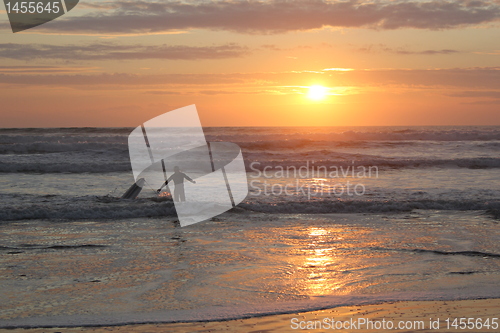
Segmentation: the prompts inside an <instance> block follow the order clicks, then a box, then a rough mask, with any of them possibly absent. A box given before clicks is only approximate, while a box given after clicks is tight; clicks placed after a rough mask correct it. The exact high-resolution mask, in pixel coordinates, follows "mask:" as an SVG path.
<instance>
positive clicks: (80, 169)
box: [0, 160, 132, 173]
mask: <svg viewBox="0 0 500 333" xmlns="http://www.w3.org/2000/svg"><path fill="white" fill-rule="evenodd" d="M131 170H132V168H131V166H130V163H128V162H126V163H125V162H124V163H116V162H109V163H92V162H85V163H84V162H83V161H82V162H81V163H64V162H58V161H57V160H55V161H54V163H36V162H33V163H22V162H12V163H7V162H0V172H1V173H110V172H126V171H131Z"/></svg>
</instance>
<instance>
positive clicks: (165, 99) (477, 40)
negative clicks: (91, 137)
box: [0, 0, 500, 127]
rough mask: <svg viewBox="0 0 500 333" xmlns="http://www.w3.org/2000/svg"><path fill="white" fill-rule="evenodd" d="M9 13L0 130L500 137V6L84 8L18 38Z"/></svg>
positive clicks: (371, 3)
mask: <svg viewBox="0 0 500 333" xmlns="http://www.w3.org/2000/svg"><path fill="white" fill-rule="evenodd" d="M3 6H4V5H3V3H2V7H0V8H1V9H2V14H1V17H2V18H1V21H0V29H1V30H0V32H1V35H0V38H1V41H0V85H1V107H0V114H1V123H0V127H73V126H77V127H80V126H113V127H117V126H134V127H135V126H137V125H138V124H141V123H143V122H144V121H146V120H148V119H150V118H152V117H154V116H157V115H159V114H162V113H164V112H167V111H169V110H173V109H175V108H179V107H183V106H186V105H190V104H196V106H197V108H198V112H199V114H200V118H201V122H202V124H203V125H204V126H346V125H348V126H351V125H352V126H358V125H359V126H371V125H373V126H375V125H376V126H384V125H500V1H499V0H484V1H481V0H471V1H469V0H465V1H443V0H424V1H419V0H410V1H399V0H358V1H356V0H352V1H337V0H331V1H316V0H306V1H296V0H290V1H274V0H269V1H238V0H235V1H151V0H116V1H94V0H92V1H90V0H80V3H79V4H78V5H77V6H76V7H75V8H74V9H73V10H72V11H70V12H69V13H68V14H66V15H64V16H63V17H60V18H58V19H56V20H54V21H52V22H49V23H46V24H44V25H41V26H38V27H35V28H32V29H30V30H26V31H24V32H20V33H16V34H13V33H12V31H11V30H10V25H9V22H8V19H7V14H6V12H5V8H4V7H3ZM310 86H320V87H323V88H320V91H322V93H320V96H316V97H317V98H312V95H311V94H310V93H309V87H310ZM321 89H323V90H321Z"/></svg>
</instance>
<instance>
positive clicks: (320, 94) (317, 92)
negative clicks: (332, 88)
mask: <svg viewBox="0 0 500 333" xmlns="http://www.w3.org/2000/svg"><path fill="white" fill-rule="evenodd" d="M326 95H327V89H326V88H325V87H323V86H318V85H314V86H310V87H309V92H308V93H307V97H309V98H310V99H312V100H315V101H319V100H322V99H324V98H325V97H326Z"/></svg>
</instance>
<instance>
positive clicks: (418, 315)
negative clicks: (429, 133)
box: [1, 299, 500, 333]
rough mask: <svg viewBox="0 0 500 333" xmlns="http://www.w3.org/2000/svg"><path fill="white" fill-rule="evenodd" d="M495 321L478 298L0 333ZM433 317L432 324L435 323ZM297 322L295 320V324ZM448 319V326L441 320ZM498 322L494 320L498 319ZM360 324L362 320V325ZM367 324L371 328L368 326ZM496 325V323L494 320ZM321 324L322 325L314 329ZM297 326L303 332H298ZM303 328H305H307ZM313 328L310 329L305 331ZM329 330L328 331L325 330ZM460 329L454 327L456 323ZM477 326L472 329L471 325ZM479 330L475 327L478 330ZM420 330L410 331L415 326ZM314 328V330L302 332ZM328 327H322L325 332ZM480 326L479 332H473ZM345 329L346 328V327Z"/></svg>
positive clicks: (498, 309) (497, 308)
mask: <svg viewBox="0 0 500 333" xmlns="http://www.w3.org/2000/svg"><path fill="white" fill-rule="evenodd" d="M499 316H500V300H499V299H480V300H465V301H427V302H391V303H384V304H375V305H363V306H348V307H338V308H334V309H327V310H318V311H311V312H298V313H290V314H281V315H273V316H264V317H255V318H243V319H236V320H227V321H214V322H195V323H171V324H141V325H126V326H105V327H70V328H67V327H57V328H56V327H53V328H33V329H13V330H1V331H5V332H27V333H49V332H64V333H76V332H137V333H139V332H141V333H142V332H179V333H188V332H241V333H248V332H297V331H318V332H321V331H335V332H354V331H355V332H384V331H386V330H384V329H383V328H379V329H377V328H367V327H368V325H373V327H377V326H378V325H380V326H381V327H382V325H384V323H383V321H384V320H385V321H386V322H385V327H387V326H390V324H387V322H388V321H391V322H393V323H394V325H395V327H398V326H397V325H400V323H403V324H401V325H404V326H401V327H411V328H410V329H406V328H401V329H399V328H398V329H395V331H397V332H498V328H493V327H490V329H488V328H487V327H483V326H482V325H481V324H479V323H485V322H486V321H487V320H488V322H489V323H491V321H492V318H498V317H499ZM438 318H439V322H438V324H436V320H437V319H438ZM455 318H473V319H474V326H469V327H473V328H466V329H461V328H460V327H458V328H457V327H453V326H452V325H453V320H454V319H455ZM295 319H297V320H295ZM332 319H334V320H335V321H340V322H342V325H343V326H346V327H348V325H347V324H345V323H346V322H348V323H349V325H351V320H354V322H355V323H357V322H358V321H359V320H360V319H361V321H360V322H361V323H362V325H358V326H356V329H355V330H354V329H344V328H340V329H331V327H332V326H333V327H335V324H334V323H333V324H332ZM447 319H450V321H449V322H447V321H446V320H447ZM499 319H500V318H499ZM365 320H366V321H365ZM369 321H371V322H372V324H369ZM497 321H498V320H497ZM318 322H320V323H321V325H322V326H320V325H319V324H318ZM300 325H302V327H304V328H305V329H301V328H300V327H301V326H300ZM308 325H309V326H308ZM311 325H316V326H311ZM327 325H330V326H327ZM459 325H460V324H459ZM476 325H477V326H476ZM480 325H481V326H480ZM417 326H418V327H420V328H417V329H416V328H415V327H417ZM308 327H316V329H308ZM327 327H328V328H327ZM479 327H481V328H479ZM348 328H349V327H348Z"/></svg>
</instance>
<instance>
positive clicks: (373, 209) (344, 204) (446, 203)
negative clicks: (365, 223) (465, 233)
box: [238, 199, 500, 214]
mask: <svg viewBox="0 0 500 333" xmlns="http://www.w3.org/2000/svg"><path fill="white" fill-rule="evenodd" d="M238 207H241V208H243V209H246V210H251V211H256V212H262V213H270V214H331V213H390V212H395V213H398V212H410V211H412V210H415V209H422V210H457V211H468V210H489V209H500V201H467V200H412V201H409V200H407V201H398V200H385V201H377V200H370V201H364V200H331V199H330V200H328V199H324V200H319V201H287V202H273V203H269V202H258V201H257V202H250V201H247V202H244V203H240V204H239V205H238Z"/></svg>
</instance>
